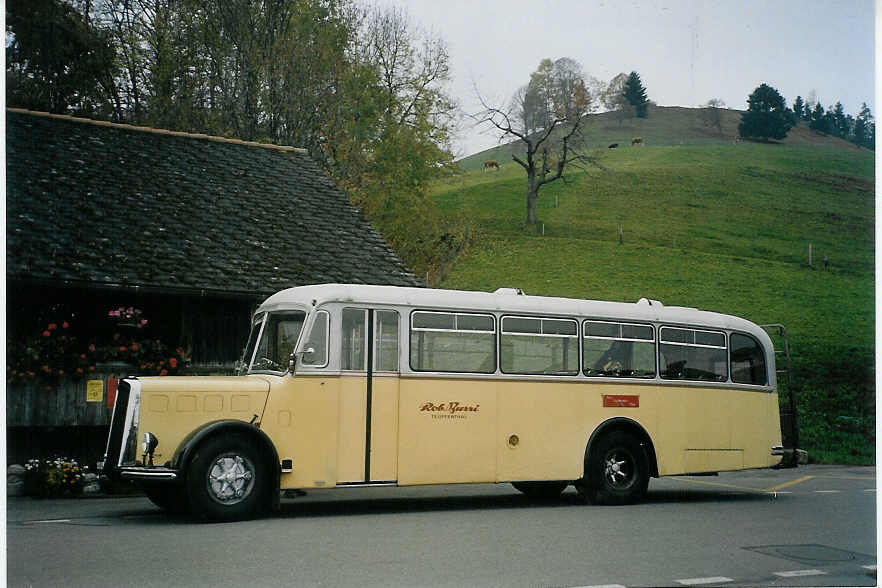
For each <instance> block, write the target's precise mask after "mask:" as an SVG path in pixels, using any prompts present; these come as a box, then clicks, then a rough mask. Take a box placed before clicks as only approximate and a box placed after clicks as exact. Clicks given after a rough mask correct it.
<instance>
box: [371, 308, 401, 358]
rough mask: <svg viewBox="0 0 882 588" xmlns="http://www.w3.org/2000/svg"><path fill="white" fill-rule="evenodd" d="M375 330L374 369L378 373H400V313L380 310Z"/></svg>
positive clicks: (377, 313) (377, 314)
mask: <svg viewBox="0 0 882 588" xmlns="http://www.w3.org/2000/svg"><path fill="white" fill-rule="evenodd" d="M375 320H376V323H377V324H376V327H375V328H374V338H375V339H376V342H375V344H374V369H375V370H377V371H378V372H397V371H398V313H397V312H395V311H394V310H378V311H377V312H376V319H375Z"/></svg>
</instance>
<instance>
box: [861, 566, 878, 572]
mask: <svg viewBox="0 0 882 588" xmlns="http://www.w3.org/2000/svg"><path fill="white" fill-rule="evenodd" d="M861 567H862V568H864V569H865V570H870V571H871V572H875V571H876V564H873V565H871V566H861Z"/></svg>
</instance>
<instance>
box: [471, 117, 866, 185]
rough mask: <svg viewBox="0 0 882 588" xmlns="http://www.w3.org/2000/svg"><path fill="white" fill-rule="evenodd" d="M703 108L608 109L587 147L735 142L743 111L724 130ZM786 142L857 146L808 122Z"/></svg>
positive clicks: (497, 154) (590, 131)
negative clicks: (620, 115)
mask: <svg viewBox="0 0 882 588" xmlns="http://www.w3.org/2000/svg"><path fill="white" fill-rule="evenodd" d="M701 112H702V109H699V108H683V107H680V106H650V108H649V116H648V117H647V118H643V119H641V118H631V119H625V120H622V121H619V120H617V118H616V115H615V113H612V112H605V113H602V114H592V115H590V116H588V120H587V122H586V125H585V127H584V128H585V131H584V143H583V144H582V147H583V148H585V149H606V148H607V147H608V146H609V145H612V144H613V143H618V145H619V147H618V148H619V149H629V148H630V144H631V139H633V138H635V137H641V138H642V139H643V141H644V143H645V145H646V146H649V147H672V146H679V147H683V146H691V145H702V146H705V145H733V144H734V142H735V137H736V136H737V135H738V123H740V122H741V111H738V110H729V109H723V110H721V112H720V114H721V124H720V127H721V129H722V132H720V131H718V130H717V129H716V128H713V127H709V126H707V125H706V124H705V123H704V122H703V121H702V117H701ZM782 144H784V145H789V146H812V147H827V148H833V149H835V148H847V149H857V148H856V147H855V146H854V145H852V144H851V143H848V142H846V141H843V140H842V139H837V138H835V137H830V136H824V135H819V134H818V133H815V132H814V131H812V130H810V129H809V128H808V126H807V125H806V124H805V123H800V124H799V125H797V126H796V127H795V128H793V129H791V131H790V133H788V135H787V138H786V139H784V140H783V141H782ZM513 150H519V151H522V150H521V149H520V145H519V144H518V143H506V144H502V145H499V146H497V147H494V148H492V149H487V150H486V151H482V152H480V153H475V154H473V155H470V156H469V157H465V158H463V159H462V160H460V161H459V162H458V163H459V166H460V167H461V168H462V169H463V170H465V171H471V170H475V169H481V167H482V165H483V163H484V161H486V160H488V159H494V160H496V161H498V162H500V163H501V164H502V165H503V167H505V166H508V165H515V166H516V165H517V164H515V163H513V162H512V161H511V154H512V151H513Z"/></svg>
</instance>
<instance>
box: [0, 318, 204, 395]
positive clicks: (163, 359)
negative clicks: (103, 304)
mask: <svg viewBox="0 0 882 588" xmlns="http://www.w3.org/2000/svg"><path fill="white" fill-rule="evenodd" d="M106 317H107V324H105V325H102V326H103V327H105V328H104V329H103V331H104V334H101V335H94V336H92V337H90V338H89V339H86V340H84V337H82V336H77V334H75V332H74V329H73V322H74V318H75V317H74V315H73V314H68V316H66V317H65V318H64V319H59V320H53V321H52V322H48V323H46V325H45V327H44V328H43V329H42V330H41V331H40V332H39V333H35V334H32V335H31V336H30V337H25V340H24V341H21V342H18V341H15V340H13V339H12V338H10V337H7V360H8V361H7V368H6V378H7V382H9V383H24V382H34V381H37V382H41V383H43V384H44V385H46V387H47V389H52V388H53V387H54V386H56V385H57V384H58V382H59V380H60V378H61V377H65V376H67V377H71V378H73V379H80V378H84V377H86V376H88V375H89V374H91V373H92V372H95V371H96V369H97V367H100V364H101V363H104V364H107V363H122V364H126V365H127V366H129V369H130V370H132V371H134V372H135V374H136V375H160V376H165V375H171V374H175V373H178V371H179V370H180V369H181V368H182V367H184V366H185V365H186V364H187V363H188V362H189V354H188V353H187V351H186V350H184V349H183V348H182V347H177V348H176V349H174V350H170V349H169V347H168V345H166V344H165V343H163V342H162V341H161V340H160V339H159V338H156V337H151V336H150V334H149V332H148V328H147V327H148V324H149V321H148V320H147V318H145V317H144V316H143V312H142V311H141V310H140V309H136V308H133V307H128V308H126V307H119V308H114V309H111V310H109V311H107V314H106ZM132 368H133V369H132Z"/></svg>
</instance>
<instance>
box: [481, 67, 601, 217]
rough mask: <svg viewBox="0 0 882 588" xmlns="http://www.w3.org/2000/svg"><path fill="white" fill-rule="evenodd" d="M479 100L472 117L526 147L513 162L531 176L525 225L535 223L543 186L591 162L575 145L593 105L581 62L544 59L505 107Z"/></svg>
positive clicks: (528, 180)
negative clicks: (480, 107) (570, 168)
mask: <svg viewBox="0 0 882 588" xmlns="http://www.w3.org/2000/svg"><path fill="white" fill-rule="evenodd" d="M478 99H479V100H480V101H481V105H482V106H483V110H482V111H481V112H480V113H478V114H477V115H475V116H473V118H474V119H475V121H476V123H477V124H478V125H485V126H490V127H491V128H493V129H495V130H496V131H497V132H498V133H499V140H500V142H501V141H504V140H506V139H515V140H517V141H518V142H519V143H520V144H521V146H522V147H523V148H524V151H523V153H517V152H513V153H512V160H514V162H515V163H517V164H518V165H520V166H521V167H522V168H523V169H524V172H525V173H526V175H527V225H528V226H532V225H536V223H537V222H538V216H537V206H536V205H537V202H538V199H539V190H540V189H541V188H542V186H544V185H546V184H550V183H551V182H554V181H556V180H559V179H561V178H563V177H564V171H565V170H566V169H567V168H568V167H569V166H571V165H574V164H575V165H577V164H579V163H580V162H588V161H593V160H592V158H590V157H588V156H586V155H584V154H582V153H580V152H579V151H578V150H577V149H575V146H576V144H577V143H578V141H577V139H580V138H581V132H582V128H583V125H584V123H585V116H586V115H587V114H588V113H589V112H591V110H592V103H593V100H592V96H591V94H590V93H589V92H588V89H587V88H586V84H585V75H584V74H583V73H582V70H581V66H579V64H578V63H577V62H576V61H575V60H573V59H570V58H562V59H559V60H557V61H556V62H554V63H552V62H551V61H550V60H547V59H546V60H543V61H542V62H541V63H540V65H539V68H537V70H536V71H535V72H534V73H533V74H532V75H531V76H530V83H529V84H527V85H526V86H524V87H522V88H520V89H519V90H518V91H517V92H516V93H515V95H514V97H513V98H512V101H511V102H510V104H509V106H508V107H507V108H504V107H499V106H494V105H491V104H488V103H487V101H486V100H485V99H484V98H483V97H482V96H481V95H480V94H478Z"/></svg>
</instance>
